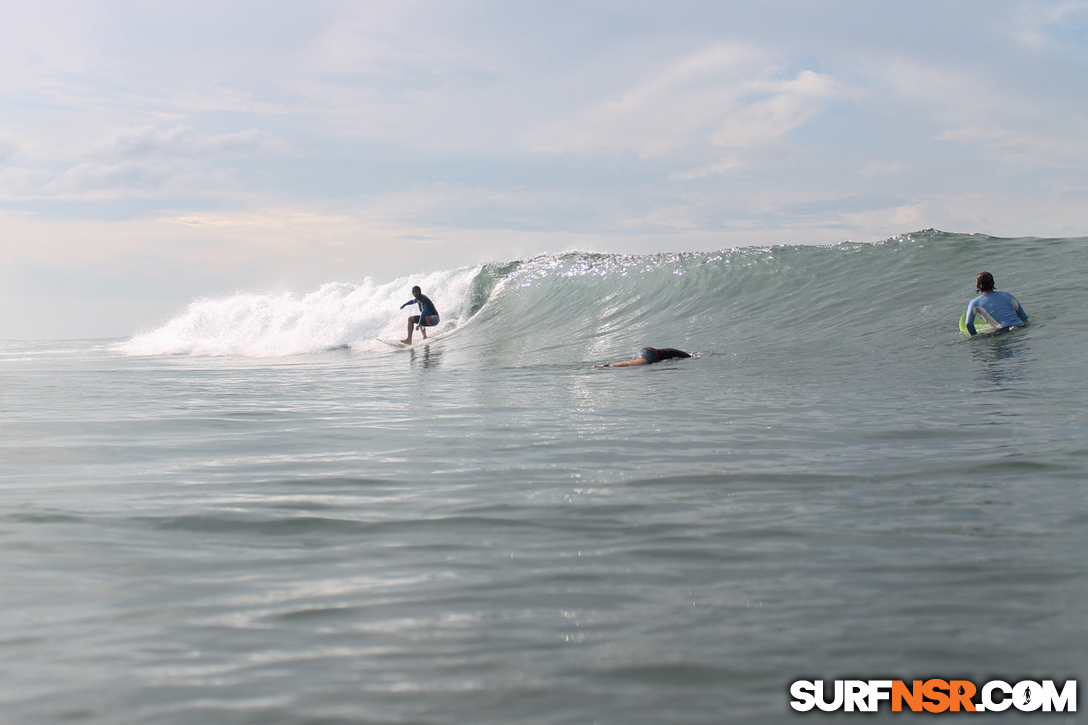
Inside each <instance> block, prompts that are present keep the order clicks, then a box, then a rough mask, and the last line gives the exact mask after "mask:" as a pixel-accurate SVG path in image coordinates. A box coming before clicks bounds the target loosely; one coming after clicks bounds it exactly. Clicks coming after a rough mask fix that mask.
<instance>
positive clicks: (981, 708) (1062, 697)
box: [790, 679, 1077, 713]
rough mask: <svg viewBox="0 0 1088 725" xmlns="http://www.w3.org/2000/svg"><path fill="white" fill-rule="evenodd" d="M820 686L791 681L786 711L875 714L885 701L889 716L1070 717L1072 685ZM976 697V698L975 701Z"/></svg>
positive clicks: (930, 683) (883, 683)
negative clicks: (1002, 714) (1007, 714)
mask: <svg viewBox="0 0 1088 725" xmlns="http://www.w3.org/2000/svg"><path fill="white" fill-rule="evenodd" d="M825 689H828V690H832V688H825V687H824V681H823V680H814V681H813V680H797V681H796V682H794V683H793V684H792V685H790V695H791V696H792V697H793V699H792V700H791V701H790V707H792V708H793V709H794V710H798V711H800V712H808V711H810V710H813V709H819V710H822V711H823V712H834V711H836V710H842V711H844V712H876V711H877V709H878V708H879V707H880V703H881V702H884V701H887V702H888V703H889V705H890V706H891V710H892V712H902V711H903V708H904V707H905V708H906V709H907V710H909V711H911V712H934V713H936V712H961V711H962V712H1002V711H1004V710H1008V709H1009V708H1010V707H1012V708H1014V709H1016V710H1019V711H1020V712H1035V711H1036V710H1042V711H1043V712H1076V711H1077V681H1076V680H1066V682H1065V683H1064V684H1063V685H1062V687H1061V689H1060V690H1059V689H1058V687H1057V685H1055V684H1054V681H1053V680H1043V681H1042V682H1035V681H1033V680H1023V681H1021V682H1018V683H1016V684H1015V685H1010V684H1009V683H1007V682H1004V681H1003V680H991V681H989V682H987V683H986V684H985V685H983V686H982V687H981V688H979V687H976V686H975V684H974V683H973V682H971V681H969V680H937V679H933V680H913V681H912V682H911V683H910V685H909V686H908V685H907V683H906V682H904V681H903V680H835V681H834V688H833V690H832V691H830V692H826V693H825ZM976 695H977V697H976Z"/></svg>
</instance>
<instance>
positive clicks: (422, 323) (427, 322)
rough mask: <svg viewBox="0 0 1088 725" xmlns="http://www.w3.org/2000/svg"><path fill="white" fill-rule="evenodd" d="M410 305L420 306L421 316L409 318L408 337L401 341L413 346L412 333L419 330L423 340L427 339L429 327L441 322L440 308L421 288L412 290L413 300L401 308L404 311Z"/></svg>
mask: <svg viewBox="0 0 1088 725" xmlns="http://www.w3.org/2000/svg"><path fill="white" fill-rule="evenodd" d="M408 305H419V314H418V315H412V316H411V317H409V318H408V337H406V338H405V339H403V340H401V342H402V343H404V344H405V345H411V344H412V332H413V331H414V330H415V328H417V327H418V328H419V333H420V334H421V335H423V339H424V340H426V339H427V330H426V328H428V327H434V326H435V325H437V324H438V322H439V317H438V308H437V307H435V306H434V303H433V302H431V298H430V297H428V296H427V295H425V294H423V290H421V289H420V288H419V287H413V288H412V299H410V300H408V301H407V302H405V303H404V304H403V305H401V306H400V308H401V309H402V310H403V309H404V308H405V307H407V306H408Z"/></svg>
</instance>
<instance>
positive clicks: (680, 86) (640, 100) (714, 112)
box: [529, 44, 842, 178]
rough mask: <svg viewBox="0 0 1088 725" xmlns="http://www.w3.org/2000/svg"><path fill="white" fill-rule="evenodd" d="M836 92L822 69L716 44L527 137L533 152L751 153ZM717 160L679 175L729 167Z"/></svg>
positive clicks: (731, 162) (729, 162) (728, 161)
mask: <svg viewBox="0 0 1088 725" xmlns="http://www.w3.org/2000/svg"><path fill="white" fill-rule="evenodd" d="M841 92H842V91H841V90H840V89H839V88H838V84H837V83H836V82H835V80H834V79H833V78H831V77H830V76H829V75H827V74H821V73H816V72H814V71H811V70H803V71H801V72H799V73H797V74H796V76H794V77H793V78H787V77H783V73H782V71H781V70H780V68H779V67H778V65H777V64H776V63H774V62H773V60H772V58H771V57H770V56H769V55H768V54H767V53H765V52H763V51H760V50H758V49H756V48H753V47H751V46H747V45H739V44H718V45H714V46H711V47H709V48H706V49H704V50H702V51H700V52H698V53H695V54H692V55H690V56H687V57H685V58H682V59H680V60H679V61H676V62H673V63H671V64H669V65H667V66H665V67H664V68H662V69H661V70H659V71H658V72H657V73H655V74H654V75H652V76H651V77H650V78H648V79H646V80H645V81H644V82H643V83H641V84H640V85H638V86H637V87H635V88H634V89H632V90H630V91H628V92H626V93H624V94H622V95H621V96H620V97H619V98H617V99H615V100H608V101H604V102H601V103H599V104H597V105H596V106H594V107H592V108H590V109H587V110H585V111H583V112H582V113H579V114H577V115H576V116H575V117H573V118H569V119H565V120H563V121H559V122H555V123H551V124H548V125H546V126H544V127H543V128H540V129H538V130H537V131H535V132H534V133H532V134H531V135H530V140H529V144H530V146H531V148H533V150H536V151H549V152H567V153H570V152H580V151H591V150H600V149H610V150H614V151H633V152H635V153H637V154H638V155H639V156H640V157H642V158H654V157H661V156H665V155H669V154H673V153H677V152H680V151H682V150H684V149H688V148H690V147H693V146H697V145H706V144H708V143H709V144H712V145H714V146H717V147H720V148H723V149H730V150H733V151H735V150H738V149H740V150H750V149H753V148H756V147H762V146H767V145H770V144H774V143H776V142H778V141H779V140H780V139H781V138H782V137H783V136H785V135H786V134H787V133H789V132H790V131H792V130H794V129H796V128H798V127H800V126H802V125H804V124H805V123H807V122H808V121H810V120H811V119H812V118H813V117H815V116H816V115H817V114H818V113H819V112H820V110H821V108H822V102H823V101H824V100H826V99H828V98H831V97H833V96H835V95H838V94H840V93H841ZM738 165H739V161H738V159H737V158H736V156H735V155H734V156H731V157H729V158H724V159H719V160H718V161H716V162H714V163H713V164H711V165H709V166H707V167H706V168H705V169H703V170H702V171H699V172H693V173H691V174H684V175H681V176H682V177H683V178H692V177H693V176H698V175H702V174H704V173H710V172H713V171H721V170H725V169H730V168H735V167H737V166H738Z"/></svg>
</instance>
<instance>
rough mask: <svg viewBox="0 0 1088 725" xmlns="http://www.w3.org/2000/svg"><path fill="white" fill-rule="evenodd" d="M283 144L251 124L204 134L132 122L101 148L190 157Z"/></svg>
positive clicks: (123, 154) (127, 153)
mask: <svg viewBox="0 0 1088 725" xmlns="http://www.w3.org/2000/svg"><path fill="white" fill-rule="evenodd" d="M286 146H287V144H286V143H285V142H284V141H283V140H282V139H280V138H278V137H276V136H274V135H273V134H271V133H268V132H267V131H261V130H258V129H255V128H251V129H248V130H246V131H238V132H235V133H224V134H218V135H207V134H202V133H200V132H198V131H197V130H196V129H195V128H193V127H192V126H183V125H180V124H179V125H177V126H174V127H173V128H170V129H167V130H165V131H163V130H160V129H158V128H155V127H154V126H136V127H133V128H127V129H122V130H120V131H117V132H116V133H115V134H114V136H113V139H112V140H111V141H110V142H109V143H108V144H107V145H106V146H105V147H104V149H103V151H105V152H106V153H108V154H109V155H112V156H121V157H130V156H160V157H177V158H186V157H188V158H193V157H205V156H215V155H251V154H261V153H268V152H272V151H281V150H283V149H285V148H286Z"/></svg>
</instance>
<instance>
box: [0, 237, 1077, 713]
mask: <svg viewBox="0 0 1088 725" xmlns="http://www.w3.org/2000/svg"><path fill="white" fill-rule="evenodd" d="M1086 248H1088V239H1085V238H1065V239H1042V238H1033V237H1028V238H1017V239H1007V238H996V237H990V236H986V235H982V234H954V233H946V232H940V231H936V230H926V231H921V232H915V233H912V234H904V235H901V236H897V237H893V238H890V239H887V240H883V241H879V242H856V243H855V242H845V243H841V244H836V245H831V246H805V245H797V246H775V247H765V248H761V247H751V248H736V249H723V250H719V251H716V252H697V253H696V252H692V253H660V254H652V255H616V254H595V253H582V252H571V253H566V254H559V255H541V256H539V257H535V258H531V259H523V260H504V261H499V262H495V263H490V264H481V265H476V266H468V267H463V268H458V269H449V270H438V271H433V272H428V273H421V274H417V275H411V276H408V277H404V278H401V279H395V280H389V281H375V280H372V279H365V280H356V281H352V280H340V281H335V282H333V281H330V282H329V283H328V284H325V285H323V286H321V287H319V288H318V289H316V290H312V291H309V292H296V293H288V292H278V293H262V292H259V291H256V292H247V293H239V294H235V295H230V296H225V297H221V298H214V299H198V300H194V301H193V302H192V303H191V304H189V305H188V306H187V307H186V308H185V309H183V310H179V311H178V313H177V315H176V316H174V317H173V318H172V319H169V320H164V321H162V323H161V324H159V325H156V326H153V327H152V328H150V329H147V330H140V331H134V334H133V335H132V337H130V338H127V339H124V340H62V341H37V342H28V341H2V342H0V376H2V383H3V384H2V388H0V411H2V413H3V415H2V416H0V493H2V498H0V552H2V555H0V648H2V651H3V653H4V657H3V658H2V660H0V661H2V662H3V664H2V665H0V671H2V673H3V678H2V679H0V713H3V714H2V715H0V721H2V722H5V723H7V722H11V723H34V724H36V725H37V724H41V723H68V722H80V723H90V724H94V725H99V724H102V725H105V724H110V725H113V724H115V723H156V724H160V723H165V724H177V725H182V724H184V725H190V724H196V723H201V724H203V723H262V724H263V723H436V724H439V723H443V724H444V723H449V724H453V723H458V724H461V723H615V724H617V725H619V724H631V723H634V724H641V723H646V724H647V725H649V724H651V723H653V724H658V723H723V722H750V723H778V722H793V721H795V720H796V719H797V718H798V717H803V716H800V715H798V714H797V713H794V712H792V710H791V709H790V707H789V700H790V696H789V686H790V684H791V683H792V682H793V681H795V680H798V679H808V680H815V679H822V680H835V679H848V678H857V679H902V680H906V681H910V680H912V679H928V678H932V677H937V678H944V679H948V678H952V677H955V678H962V679H969V680H971V681H973V682H978V683H983V682H986V681H988V680H992V679H1003V680H1006V681H1008V682H1013V683H1015V682H1017V681H1018V680H1022V679H1033V680H1036V681H1038V680H1041V679H1044V678H1045V679H1054V680H1058V681H1063V680H1067V679H1078V678H1081V676H1082V675H1083V674H1084V673H1085V671H1086V668H1085V665H1086V659H1088V658H1086V655H1085V653H1086V652H1088V609H1086V608H1085V606H1084V602H1085V601H1086V599H1088V568H1086V566H1085V564H1086V555H1085V551H1088V496H1086V494H1085V481H1086V480H1088V413H1086V411H1088V386H1086V384H1085V383H1086V377H1088V376H1086V375H1085V373H1084V360H1085V359H1088V335H1086V330H1088V311H1086V310H1085V307H1084V305H1081V304H1080V303H1079V294H1078V293H1079V291H1080V288H1081V286H1082V284H1083V280H1084V279H1085V278H1086V275H1088V255H1086V254H1085V251H1086ZM983 270H988V271H990V272H992V273H993V274H994V276H995V278H996V282H997V288H998V289H1004V290H1007V291H1010V292H1012V293H1013V294H1014V295H1016V297H1017V298H1018V299H1019V301H1020V302H1021V303H1022V304H1023V306H1024V307H1025V309H1026V310H1027V313H1028V314H1029V315H1030V318H1031V322H1030V324H1029V325H1028V326H1026V327H1024V328H1022V329H1018V330H1014V331H1012V332H1009V333H1006V334H1000V335H996V336H989V337H978V338H973V339H968V338H965V337H963V336H962V335H961V334H960V332H959V330H958V327H957V321H958V319H959V316H960V314H962V313H963V311H964V310H965V309H966V306H967V302H968V301H969V300H970V299H971V298H972V297H973V296H974V294H975V291H974V279H975V275H976V274H978V273H979V272H981V271H983ZM413 285H419V286H421V287H422V289H423V292H424V293H425V294H427V295H428V296H429V297H430V298H431V299H433V300H434V301H435V303H436V304H437V306H438V308H439V311H440V312H441V314H442V322H441V324H440V325H439V326H438V327H437V328H435V329H434V330H433V331H432V332H431V335H432V339H431V340H430V341H428V342H427V343H425V344H417V345H415V346H414V347H413V348H411V349H408V350H395V349H392V348H390V347H389V346H387V345H385V344H383V343H381V342H379V341H378V338H400V337H403V336H404V333H405V327H406V322H405V321H406V319H407V316H408V315H409V314H413V313H414V311H413V308H411V307H409V308H405V309H403V310H402V309H400V306H401V305H402V304H403V303H404V302H406V301H408V300H409V299H410V298H411V292H410V289H411V287H412V286H413ZM645 346H654V347H676V348H680V349H683V350H686V351H688V352H690V353H692V354H693V357H692V358H690V359H683V360H669V361H665V362H662V363H659V364H656V365H649V366H642V367H636V368H615V369H595V368H594V367H593V365H594V364H601V363H608V362H613V361H617V360H623V359H628V358H632V357H635V356H636V355H637V354H638V351H639V349H640V348H642V347H645ZM809 717H819V716H816V715H809ZM824 717H826V716H824ZM858 717H871V716H861V715H857V714H843V715H841V718H842V719H850V718H858ZM877 717H878V718H880V719H884V718H904V717H906V718H910V717H912V716H911V715H909V714H906V713H891V712H888V711H887V706H886V705H885V709H884V712H882V713H881V714H879V715H878V716H877ZM1051 717H1062V716H1051ZM1070 717H1071V721H1076V717H1077V716H1076V715H1072V716H1070ZM1017 718H1018V716H1017V715H1015V714H1012V713H1002V714H978V715H975V716H972V717H971V720H972V722H990V721H993V722H997V721H1007V720H1016V719H1017Z"/></svg>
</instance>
